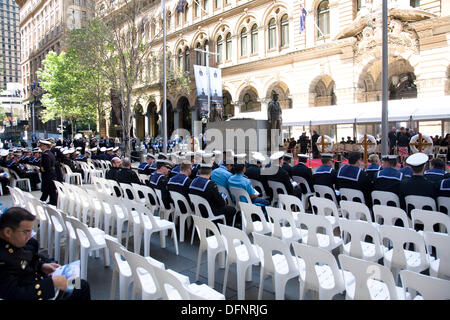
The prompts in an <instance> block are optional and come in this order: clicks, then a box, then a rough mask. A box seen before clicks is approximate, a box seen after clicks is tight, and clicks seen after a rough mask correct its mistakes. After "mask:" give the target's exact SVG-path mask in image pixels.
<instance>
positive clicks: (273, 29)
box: [269, 18, 277, 50]
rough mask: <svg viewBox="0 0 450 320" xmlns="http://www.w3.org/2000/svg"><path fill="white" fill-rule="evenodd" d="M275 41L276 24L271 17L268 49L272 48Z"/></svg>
mask: <svg viewBox="0 0 450 320" xmlns="http://www.w3.org/2000/svg"><path fill="white" fill-rule="evenodd" d="M276 43H277V26H276V24H275V19H274V18H272V19H270V21H269V50H270V49H274V48H275V46H276Z"/></svg>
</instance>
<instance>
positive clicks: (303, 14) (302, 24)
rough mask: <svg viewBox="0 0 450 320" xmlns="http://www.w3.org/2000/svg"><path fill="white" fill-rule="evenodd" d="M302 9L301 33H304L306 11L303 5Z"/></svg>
mask: <svg viewBox="0 0 450 320" xmlns="http://www.w3.org/2000/svg"><path fill="white" fill-rule="evenodd" d="M300 7H301V8H302V13H301V14H300V33H302V32H303V30H305V22H306V10H305V8H304V7H303V6H302V5H300Z"/></svg>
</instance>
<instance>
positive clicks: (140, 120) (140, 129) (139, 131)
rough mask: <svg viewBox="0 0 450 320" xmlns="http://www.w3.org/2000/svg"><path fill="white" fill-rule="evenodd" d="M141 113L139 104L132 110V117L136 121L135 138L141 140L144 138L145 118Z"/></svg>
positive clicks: (141, 109)
mask: <svg viewBox="0 0 450 320" xmlns="http://www.w3.org/2000/svg"><path fill="white" fill-rule="evenodd" d="M142 113H143V108H142V106H141V105H140V104H138V105H137V106H136V109H135V110H134V117H135V119H136V121H135V123H136V128H135V130H134V132H135V133H136V138H138V139H140V140H143V139H144V138H145V118H144V115H143V114H142Z"/></svg>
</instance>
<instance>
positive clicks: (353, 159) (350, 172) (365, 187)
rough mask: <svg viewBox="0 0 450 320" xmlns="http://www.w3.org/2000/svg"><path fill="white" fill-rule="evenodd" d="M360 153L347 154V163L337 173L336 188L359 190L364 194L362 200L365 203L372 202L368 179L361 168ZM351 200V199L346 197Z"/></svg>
mask: <svg viewBox="0 0 450 320" xmlns="http://www.w3.org/2000/svg"><path fill="white" fill-rule="evenodd" d="M360 159H361V153H359V152H350V153H349V155H348V164H346V165H344V166H342V167H341V168H340V169H339V171H338V174H337V188H338V189H341V188H347V189H355V190H359V191H361V192H362V193H363V194H364V200H365V202H366V204H367V205H370V204H371V203H372V200H371V198H370V191H371V190H370V181H369V178H368V177H367V174H366V173H365V172H364V171H363V170H361V168H360V165H361V162H360ZM348 200H349V201H352V200H351V199H348Z"/></svg>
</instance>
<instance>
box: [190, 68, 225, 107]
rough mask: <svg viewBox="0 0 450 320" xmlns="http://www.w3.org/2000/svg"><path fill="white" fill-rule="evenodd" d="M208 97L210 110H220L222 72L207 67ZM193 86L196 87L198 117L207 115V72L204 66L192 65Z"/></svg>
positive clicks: (221, 102) (221, 101)
mask: <svg viewBox="0 0 450 320" xmlns="http://www.w3.org/2000/svg"><path fill="white" fill-rule="evenodd" d="M209 72H210V74H209V95H210V98H211V110H217V111H219V110H220V113H221V110H222V104H223V97H222V70H221V69H219V68H211V67H209ZM194 76H195V84H196V86H197V106H198V108H199V111H200V115H204V114H209V111H210V110H209V109H208V95H207V92H208V70H207V68H206V66H199V65H194Z"/></svg>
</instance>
